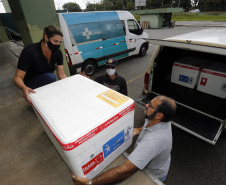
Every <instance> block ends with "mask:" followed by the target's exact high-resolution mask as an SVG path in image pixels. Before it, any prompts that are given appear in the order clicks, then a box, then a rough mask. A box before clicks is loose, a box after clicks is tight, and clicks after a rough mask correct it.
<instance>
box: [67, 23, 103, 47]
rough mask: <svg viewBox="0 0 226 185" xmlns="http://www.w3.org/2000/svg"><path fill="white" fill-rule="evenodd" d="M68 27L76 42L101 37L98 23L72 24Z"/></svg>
mask: <svg viewBox="0 0 226 185" xmlns="http://www.w3.org/2000/svg"><path fill="white" fill-rule="evenodd" d="M68 27H69V30H70V32H71V35H72V36H73V38H74V40H75V42H76V44H79V43H84V42H90V41H96V40H100V39H102V36H101V30H100V24H99V23H88V24H72V25H68Z"/></svg>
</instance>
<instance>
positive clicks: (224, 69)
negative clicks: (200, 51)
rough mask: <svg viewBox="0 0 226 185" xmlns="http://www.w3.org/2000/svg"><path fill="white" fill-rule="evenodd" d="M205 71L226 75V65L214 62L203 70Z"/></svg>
mask: <svg viewBox="0 0 226 185" xmlns="http://www.w3.org/2000/svg"><path fill="white" fill-rule="evenodd" d="M205 69H206V70H213V71H217V72H221V73H226V63H219V62H212V63H209V64H208V65H207V66H205V67H204V68H203V70H205Z"/></svg>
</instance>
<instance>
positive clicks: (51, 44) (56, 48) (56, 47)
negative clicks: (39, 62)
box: [47, 41, 60, 52]
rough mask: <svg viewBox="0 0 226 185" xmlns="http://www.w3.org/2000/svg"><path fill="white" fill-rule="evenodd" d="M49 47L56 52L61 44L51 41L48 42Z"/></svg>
mask: <svg viewBox="0 0 226 185" xmlns="http://www.w3.org/2000/svg"><path fill="white" fill-rule="evenodd" d="M47 45H48V47H49V49H50V50H51V51H52V52H54V51H56V50H58V49H59V48H60V45H55V44H53V43H52V42H51V41H49V42H47Z"/></svg>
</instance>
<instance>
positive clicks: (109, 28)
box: [100, 20, 125, 39]
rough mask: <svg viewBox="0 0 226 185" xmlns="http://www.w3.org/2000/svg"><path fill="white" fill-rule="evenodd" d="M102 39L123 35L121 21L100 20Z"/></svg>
mask: <svg viewBox="0 0 226 185" xmlns="http://www.w3.org/2000/svg"><path fill="white" fill-rule="evenodd" d="M100 25H101V30H102V35H103V39H110V38H116V37H123V36H125V32H124V29H123V25H122V23H121V21H119V20H118V21H106V22H100Z"/></svg>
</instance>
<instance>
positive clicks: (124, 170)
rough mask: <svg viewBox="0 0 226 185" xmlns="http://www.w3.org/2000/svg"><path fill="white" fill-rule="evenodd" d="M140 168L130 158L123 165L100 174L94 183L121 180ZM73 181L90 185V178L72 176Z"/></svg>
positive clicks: (101, 184)
mask: <svg viewBox="0 0 226 185" xmlns="http://www.w3.org/2000/svg"><path fill="white" fill-rule="evenodd" d="M137 170H138V168H137V167H136V166H135V165H134V164H133V163H131V162H130V161H129V160H128V159H127V160H126V162H125V163H124V164H123V165H122V166H118V167H115V168H112V169H111V170H108V171H106V172H105V173H103V174H101V175H100V176H98V177H96V178H94V179H93V180H92V185H105V184H112V183H116V182H119V181H121V180H123V179H125V178H127V177H129V176H131V175H132V174H133V173H134V172H135V171H137ZM72 178H73V181H74V183H75V184H76V185H88V183H89V180H88V179H86V178H82V177H77V176H75V175H73V176H72Z"/></svg>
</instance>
